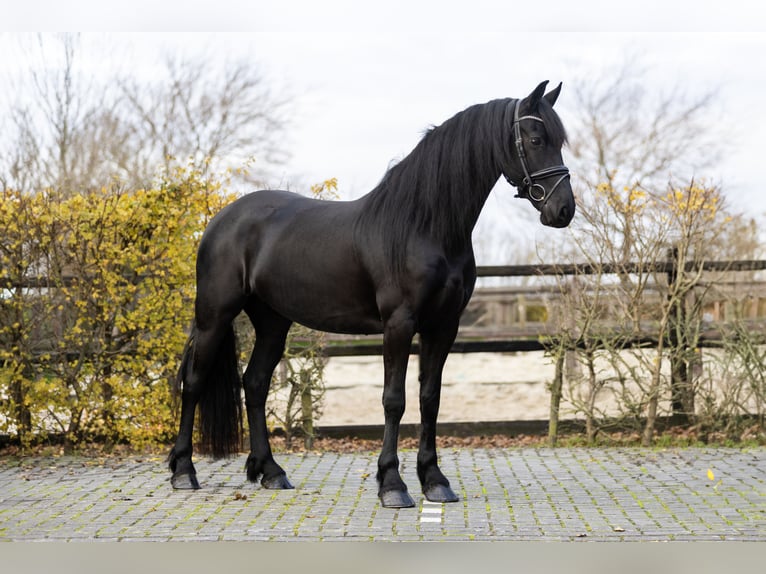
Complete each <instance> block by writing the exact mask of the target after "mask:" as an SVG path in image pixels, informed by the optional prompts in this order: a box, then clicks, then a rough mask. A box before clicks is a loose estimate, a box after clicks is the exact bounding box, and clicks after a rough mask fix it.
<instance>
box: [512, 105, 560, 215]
mask: <svg viewBox="0 0 766 574" xmlns="http://www.w3.org/2000/svg"><path fill="white" fill-rule="evenodd" d="M520 104H521V100H516V103H515V105H514V107H513V138H514V140H515V142H516V153H517V155H518V156H519V162H521V169H522V170H523V171H524V179H523V180H522V182H521V183H516V182H515V181H513V180H512V179H511V177H510V176H509V175H508V174H507V173H504V174H503V175H505V179H507V180H508V183H510V184H511V185H512V186H513V187H515V188H516V189H517V190H519V193H517V194H516V197H527V198H528V199H530V200H532V201H535V202H537V203H545V202H546V201H548V199H549V198H550V196H551V195H553V192H554V191H556V188H557V187H558V186H559V184H560V183H561V182H562V181H564V180H565V179H566V178H568V177H569V168H568V167H567V166H565V165H563V164H562V165H555V166H552V167H545V168H543V169H540V170H538V171H536V172H534V173H529V166H528V165H527V155H526V153H525V152H524V141H523V140H522V138H521V125H520V122H521V120H534V121H536V122H540V123H543V120H542V118H538V117H537V116H522V117H519V107H520ZM557 175H560V176H561V177H559V178H558V179H557V180H556V183H555V184H553V187H551V189H550V191H546V190H545V187H544V186H543V185H542V184H540V183H535V180H536V179H545V178H548V177H554V176H557ZM537 190H539V191H537Z"/></svg>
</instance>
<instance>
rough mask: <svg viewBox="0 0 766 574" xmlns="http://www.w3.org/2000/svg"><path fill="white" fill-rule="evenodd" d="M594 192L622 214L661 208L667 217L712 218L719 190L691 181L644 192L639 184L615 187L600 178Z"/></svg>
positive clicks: (718, 199)
mask: <svg viewBox="0 0 766 574" xmlns="http://www.w3.org/2000/svg"><path fill="white" fill-rule="evenodd" d="M596 193H598V194H599V195H601V196H603V197H605V198H606V201H607V203H608V204H609V206H610V207H611V208H612V209H613V210H614V211H615V212H617V213H620V214H623V215H639V214H642V213H644V212H645V211H646V210H648V209H652V208H654V209H656V210H659V211H661V212H665V213H664V214H665V218H666V220H667V219H668V218H670V217H676V218H677V217H685V216H688V215H690V214H695V215H701V216H702V217H703V218H704V219H707V220H713V219H715V217H716V215H718V213H719V208H720V205H721V193H720V190H719V189H718V188H716V187H709V186H705V185H699V184H696V183H694V182H692V183H691V184H689V185H688V186H685V187H675V188H672V189H670V190H668V191H667V192H666V193H665V194H655V193H648V192H647V191H646V190H645V189H642V188H641V186H639V185H632V186H631V185H626V186H624V187H623V188H621V189H619V188H617V187H615V186H613V185H612V184H611V183H608V182H602V183H600V184H598V186H596Z"/></svg>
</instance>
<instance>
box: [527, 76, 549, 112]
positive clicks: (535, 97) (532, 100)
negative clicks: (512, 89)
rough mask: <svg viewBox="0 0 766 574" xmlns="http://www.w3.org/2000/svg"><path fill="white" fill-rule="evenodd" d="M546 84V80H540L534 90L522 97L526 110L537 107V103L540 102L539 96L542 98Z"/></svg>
mask: <svg viewBox="0 0 766 574" xmlns="http://www.w3.org/2000/svg"><path fill="white" fill-rule="evenodd" d="M547 85H548V80H545V81H544V82H540V84H539V85H538V86H537V87H536V88H535V89H534V91H533V92H532V93H531V94H529V95H528V96H527V97H526V98H525V99H524V103H526V109H527V110H529V111H532V110H536V109H537V104H539V103H540V98H542V97H543V95H544V94H545V87H546V86H547ZM527 113H529V112H527Z"/></svg>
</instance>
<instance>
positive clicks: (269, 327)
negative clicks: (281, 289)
mask: <svg viewBox="0 0 766 574" xmlns="http://www.w3.org/2000/svg"><path fill="white" fill-rule="evenodd" d="M245 311H246V312H247V314H248V316H249V317H250V320H251V322H252V323H253V325H254V327H255V330H256V337H255V346H254V347H253V352H252V354H251V355H250V361H249V363H248V365H247V369H246V370H245V375H244V377H243V379H242V381H243V384H244V387H245V404H246V407H247V422H248V425H249V427H250V455H249V456H248V457H247V463H246V471H247V478H248V480H250V481H251V482H257V481H258V479H259V478H260V479H261V486H263V487H264V488H269V489H276V490H279V489H290V488H293V485H292V484H291V483H290V481H289V480H288V479H287V475H286V473H285V471H284V470H283V469H282V467H281V466H279V464H277V462H276V461H275V460H274V456H273V455H272V452H271V446H270V445H269V431H268V428H267V426H266V398H267V396H268V394H269V386H270V384H271V377H272V374H273V373H274V369H275V368H276V366H277V365H278V364H279V360H280V359H281V358H282V354H283V353H284V350H285V341H286V338H287V332H288V330H289V329H290V321H289V320H287V319H285V318H283V317H281V316H279V315H277V314H276V313H273V312H272V311H271V310H270V309H268V308H265V307H257V306H256V305H255V304H253V303H251V304H249V305H248V306H247V307H246V308H245Z"/></svg>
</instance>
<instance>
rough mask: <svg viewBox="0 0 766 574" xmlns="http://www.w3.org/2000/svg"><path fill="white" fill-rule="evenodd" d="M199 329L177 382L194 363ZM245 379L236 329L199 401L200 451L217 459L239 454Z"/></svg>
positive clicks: (218, 355) (229, 335) (218, 356)
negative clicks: (239, 364) (238, 349)
mask: <svg viewBox="0 0 766 574" xmlns="http://www.w3.org/2000/svg"><path fill="white" fill-rule="evenodd" d="M195 334H196V328H195V327H193V328H192V333H191V337H190V338H189V342H188V343H187V345H186V349H185V350H184V354H183V359H182V362H181V368H180V369H179V372H178V382H179V383H180V382H182V380H183V379H185V377H186V374H187V373H188V369H189V367H190V366H191V365H192V362H193V361H194V354H195V340H194V338H195ZM241 393H242V378H241V377H240V374H239V366H238V360H237V344H236V337H235V335H234V327H233V326H231V325H230V326H229V327H228V328H227V330H226V334H225V335H224V337H223V339H222V341H221V343H220V347H219V348H218V352H217V353H216V355H215V361H214V363H213V365H212V366H211V368H210V371H209V373H208V375H207V377H206V380H205V382H204V387H203V389H202V394H201V396H200V399H199V429H200V445H199V446H200V450H201V451H202V452H206V453H210V454H212V455H213V456H214V457H216V458H222V457H227V456H230V455H232V454H236V453H238V452H239V450H240V445H241V437H242V394H241Z"/></svg>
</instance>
